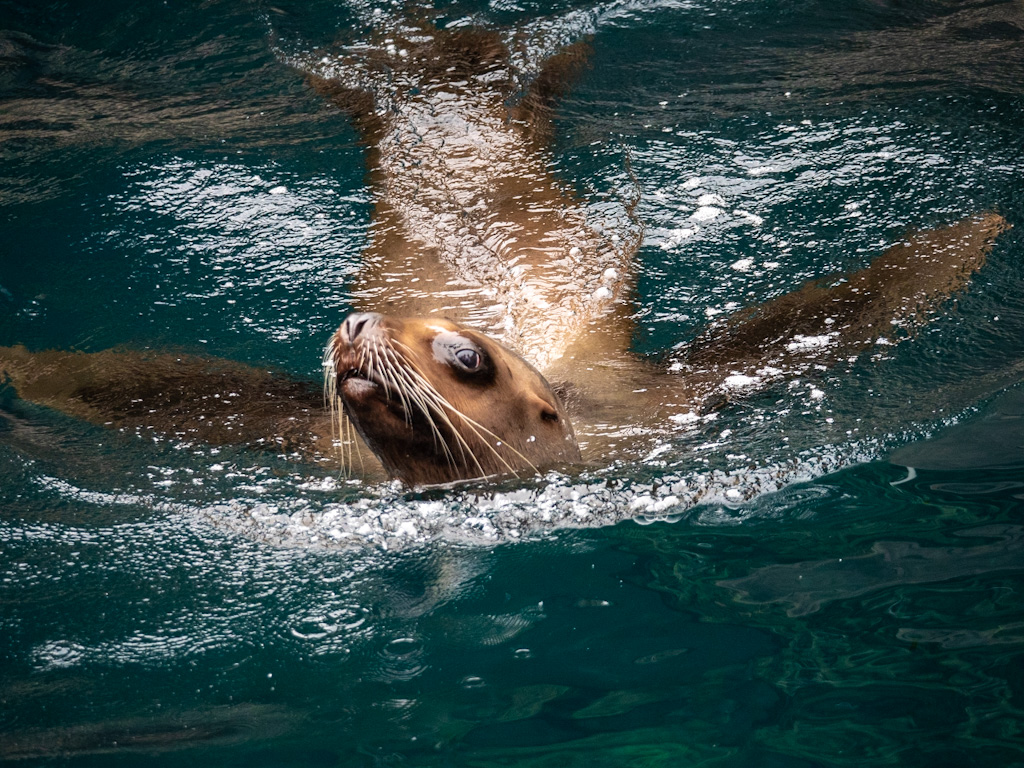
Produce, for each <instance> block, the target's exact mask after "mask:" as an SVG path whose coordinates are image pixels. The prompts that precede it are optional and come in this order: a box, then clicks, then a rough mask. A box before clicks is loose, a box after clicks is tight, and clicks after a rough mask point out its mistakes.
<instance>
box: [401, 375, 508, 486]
mask: <svg viewBox="0 0 1024 768" xmlns="http://www.w3.org/2000/svg"><path fill="white" fill-rule="evenodd" d="M404 362H405V365H404V366H402V367H400V368H398V369H396V370H398V371H399V372H400V374H401V376H402V378H403V379H404V382H405V384H406V389H407V391H408V392H409V393H410V394H413V395H415V397H416V402H417V405H418V409H419V411H420V413H422V414H423V416H424V418H426V420H427V423H428V424H429V425H430V428H431V429H432V430H433V433H434V443H435V445H437V444H440V446H441V447H442V448H443V449H444V452H445V455H446V457H447V459H448V463H449V465H451V466H452V467H455V466H456V461H455V454H454V453H453V451H452V446H451V445H449V443H448V441H447V440H446V439H445V437H444V435H443V434H442V433H441V430H440V428H439V427H438V426H437V423H436V421H435V419H434V416H432V415H431V412H433V414H435V415H436V416H437V417H439V418H440V419H441V420H442V423H444V424H445V425H446V426H447V427H448V428H449V430H450V431H451V434H452V435H453V437H454V438H455V439H456V441H457V447H458V449H459V454H460V456H461V457H462V459H463V460H465V459H466V457H467V456H468V457H469V458H470V459H472V461H473V464H474V465H475V466H476V468H477V470H478V471H479V472H481V473H483V471H484V469H483V467H482V466H481V465H480V462H479V460H478V459H477V457H476V454H475V453H474V451H473V449H472V447H470V445H469V443H468V442H467V441H466V439H465V437H464V436H463V435H462V433H461V432H460V431H459V429H458V428H457V427H456V426H455V424H454V423H453V422H452V420H451V418H450V417H449V416H448V414H447V413H445V410H444V408H443V407H440V406H439V404H438V401H440V403H442V404H445V405H447V406H448V408H449V409H450V410H452V411H454V412H456V413H458V409H456V408H454V407H453V406H451V404H450V403H448V402H447V400H445V399H444V398H443V397H441V395H440V394H439V393H438V392H437V390H436V389H435V388H434V386H433V385H432V384H431V383H430V382H429V381H428V380H427V379H425V378H424V377H423V375H422V374H421V373H420V372H419V371H418V370H416V368H415V366H413V365H412V364H411V363H409V362H408V361H404ZM431 406H433V407H431ZM460 415H461V414H460ZM499 458H500V457H499Z"/></svg>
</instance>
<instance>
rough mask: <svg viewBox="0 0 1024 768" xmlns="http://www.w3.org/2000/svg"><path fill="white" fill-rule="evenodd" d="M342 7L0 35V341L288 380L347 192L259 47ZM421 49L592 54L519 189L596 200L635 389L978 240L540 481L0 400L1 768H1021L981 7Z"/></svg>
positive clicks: (316, 25) (336, 150) (1013, 19)
mask: <svg viewBox="0 0 1024 768" xmlns="http://www.w3.org/2000/svg"><path fill="white" fill-rule="evenodd" d="M381 7H382V8H384V9H385V10H384V13H385V14H393V13H396V11H395V10H394V9H393V8H392V7H391V6H381ZM370 8H372V6H358V5H352V4H349V5H336V4H334V3H313V2H310V3H301V2H286V3H279V4H276V5H262V4H258V3H245V2H229V1H227V0H225V1H224V2H215V1H211V2H203V3H191V4H183V3H175V2H166V3H141V4H140V3H115V2H106V3H86V2H79V3H74V2H64V3H61V2H54V3H43V2H36V3H28V2H7V3H4V4H3V5H0V99H2V100H0V226H2V237H0V345H9V344H14V343H22V344H26V345H28V346H29V347H30V348H33V349H43V348H48V347H57V348H62V349H69V348H77V349H82V350H86V351H94V350H99V349H105V348H109V347H113V346H123V347H127V348H130V349H147V348H148V349H167V348H172V349H185V350H188V351H201V352H207V353H210V354H214V355H219V356H223V357H227V358H231V359H237V360H244V361H247V362H254V363H260V364H264V363H267V364H273V365H276V366H279V367H281V368H284V369H286V370H288V371H291V372H292V373H294V374H295V375H299V376H310V377H315V376H317V375H318V364H319V358H320V350H321V348H322V345H323V343H324V341H325V339H326V337H327V335H328V334H329V332H330V331H331V330H332V329H333V328H334V326H335V325H336V324H337V323H338V321H339V319H340V318H341V317H342V316H343V315H344V313H345V312H346V311H347V310H348V308H349V305H348V303H347V297H346V283H347V281H348V280H349V278H350V277H351V276H352V275H353V274H354V273H355V271H356V270H358V268H359V258H358V256H359V251H360V248H361V246H362V244H363V242H364V236H365V226H366V223H367V221H368V217H369V196H368V193H367V191H366V188H365V186H364V180H363V175H364V166H363V159H362V149H361V147H360V146H359V145H358V143H357V142H356V137H355V134H354V132H353V131H352V129H351V127H350V126H349V125H348V123H347V121H346V119H345V118H344V117H343V116H342V115H340V114H339V113H338V112H337V111H336V110H334V109H333V108H332V107H330V106H329V105H327V104H325V103H323V102H322V101H321V100H320V99H319V98H318V97H317V96H315V95H314V94H313V93H311V92H310V91H309V90H308V89H307V88H306V86H305V85H304V83H303V82H302V78H301V77H300V76H299V75H297V73H296V72H295V71H293V70H291V69H289V68H287V67H285V66H284V65H282V64H281V63H280V61H279V59H278V57H277V56H276V55H275V52H274V50H273V46H274V45H279V46H280V47H281V48H282V49H288V50H299V49H301V48H302V47H307V48H309V47H312V46H329V45H335V44H339V43H344V42H346V41H351V40H352V39H353V37H354V36H358V34H359V32H358V30H359V28H360V25H361V24H363V21H362V20H364V19H365V18H367V14H368V13H369V9H370ZM588 9H589V10H591V11H593V13H590V15H589V16H587V15H586V14H585V13H583V12H585V11H588ZM573 11H576V12H577V14H576V15H575V16H573V15H572V12H573ZM441 13H442V17H443V18H445V19H449V20H455V19H460V18H463V17H467V16H471V15H476V18H477V19H478V20H479V21H481V22H482V23H486V24H493V25H520V24H526V23H528V22H530V21H531V20H537V19H542V18H547V17H550V18H554V19H556V21H552V22H551V24H553V25H554V26H555V27H556V28H557V27H558V25H559V24H568V22H567V21H565V19H570V20H576V21H578V19H579V18H580V14H581V13H583V15H584V16H585V17H586V18H588V19H590V20H591V21H593V20H595V19H596V20H597V21H598V22H599V23H598V31H597V34H596V35H595V36H594V38H593V41H592V45H593V55H592V58H591V66H590V68H589V69H587V70H586V71H585V72H584V73H583V75H582V76H581V78H580V80H579V82H577V83H576V85H575V87H574V88H573V90H572V92H571V93H570V94H569V96H568V97H567V98H566V100H565V102H564V104H563V107H562V109H561V111H560V114H559V124H558V132H557V133H558V138H557V144H556V147H555V148H554V154H555V160H556V162H557V167H558V169H559V172H560V173H561V175H562V177H563V178H565V179H566V182H567V183H568V184H571V185H573V186H574V187H575V188H576V189H577V190H578V192H579V194H580V195H582V196H583V197H585V198H588V199H590V198H592V199H594V200H600V199H601V196H602V195H603V194H606V193H608V192H609V191H611V190H614V189H616V188H617V185H619V184H620V183H621V181H622V179H623V178H624V176H625V175H626V173H625V168H626V166H627V164H628V166H629V168H631V169H632V172H633V173H634V174H635V176H636V177H637V179H638V183H639V185H640V188H641V194H642V197H641V204H640V216H641V217H642V218H643V220H644V222H645V224H646V226H647V237H646V241H645V245H644V248H643V250H642V252H641V254H640V257H639V258H640V262H641V272H640V285H639V290H638V297H637V309H638V313H639V317H640V323H639V327H638V332H637V338H636V348H637V349H638V350H639V351H641V352H643V353H645V354H650V355H652V356H655V357H656V356H658V355H660V354H664V353H665V352H666V351H667V350H671V349H672V348H673V346H675V345H677V344H680V343H683V342H685V341H686V340H687V339H688V338H691V337H692V336H693V335H694V334H695V333H697V332H698V330H699V329H700V327H701V326H702V324H703V323H704V322H706V320H707V318H708V317H709V316H714V314H715V313H720V312H728V311H731V310H732V309H734V308H736V307H738V306H745V305H748V304H751V303H754V302H757V301H763V300H765V299H767V298H770V297H772V296H775V295H778V294H780V293H782V292H785V291H786V290H790V289H792V288H793V287H795V286H797V285H799V284H800V283H801V282H803V281H804V280H806V279H808V278H811V277H817V276H819V275H822V274H828V273H830V272H835V271H841V270H848V269H853V268H857V267H860V266H863V265H864V264H866V263H867V262H868V261H869V260H870V258H871V257H872V256H873V255H877V254H878V253H880V252H881V250H883V249H884V247H885V246H886V245H887V244H888V243H891V242H893V240H894V239H895V238H896V237H898V236H899V235H900V234H901V233H903V232H905V231H906V230H907V229H908V228H911V227H928V226H938V225H942V224H948V223H951V222H953V221H955V220H957V219H958V218H960V217H963V216H965V215H969V214H971V213H975V212H979V211H985V210H992V209H995V210H998V211H999V212H1001V213H1002V214H1003V215H1004V216H1006V218H1007V219H1008V220H1009V221H1010V222H1011V223H1012V224H1015V225H1016V228H1015V229H1013V230H1011V231H1010V232H1008V233H1006V234H1005V235H1003V237H1002V238H1001V239H1000V241H999V242H998V243H997V246H996V248H995V249H994V251H993V252H992V255H991V258H990V260H989V263H988V265H987V266H986V267H985V268H984V270H983V271H982V272H981V273H980V274H979V275H978V276H977V277H976V279H975V280H974V281H973V283H972V285H971V287H970V289H969V291H968V292H967V293H966V294H964V295H963V296H962V297H960V298H959V300H958V301H957V302H956V303H955V305H950V306H949V307H947V308H946V309H945V310H944V311H943V312H942V313H941V314H940V315H939V316H938V317H936V319H935V320H934V322H932V323H931V324H930V325H929V326H928V328H927V329H926V330H925V331H923V332H922V333H920V334H919V335H918V336H917V337H916V338H915V339H913V340H911V341H909V342H908V343H905V344H902V345H900V346H887V345H884V344H881V345H878V347H877V352H875V353H873V354H868V355H862V356H861V358H860V359H859V360H857V361H856V362H851V363H850V364H849V365H847V366H845V367H840V368H838V369H835V370H831V371H823V372H821V375H820V377H819V378H816V379H813V380H810V379H809V380H804V381H799V382H788V383H786V384H785V385H781V386H779V387H777V388H775V389H774V390H772V391H770V392H767V393H765V394H763V395H761V396H758V397H756V398H753V399H751V400H748V401H745V402H740V403H737V404H736V405H735V406H733V407H732V408H730V409H728V410H727V411H725V412H723V413H722V414H721V415H720V417H719V418H718V419H717V420H715V421H711V422H707V423H705V424H703V425H701V426H700V427H699V428H697V429H695V430H692V431H689V432H681V433H680V436H679V439H678V440H677V441H674V442H670V443H665V444H662V445H658V446H655V447H654V448H653V450H651V452H650V454H649V455H648V456H647V457H646V458H644V459H642V460H635V459H628V458H624V460H623V462H621V463H620V464H616V465H615V466H612V467H607V468H600V469H595V470H593V471H591V472H589V473H585V474H584V475H583V476H582V477H575V478H561V477H550V478H547V479H545V480H544V481H540V480H538V481H534V482H528V483H519V484H509V485H507V486H503V487H500V488H498V489H492V488H487V487H479V488H470V489H467V490H460V491H452V492H449V493H441V494H425V495H424V494H407V493H403V492H402V491H400V490H397V489H394V488H390V487H384V488H367V487H364V486H361V485H359V484H352V483H345V482H343V481H339V480H337V479H336V478H335V477H334V476H333V475H331V474H329V473H324V472H321V473H320V474H316V473H315V472H314V471H313V470H308V469H305V468H302V467H296V466H295V465H294V464H290V463H288V462H287V461H285V460H283V459H276V458H274V457H267V456H261V455H254V454H249V453H246V452H243V451H233V450H228V449H223V450H217V449H212V448H209V447H204V446H195V445H192V446H186V445H180V444H175V443H173V442H170V443H169V442H166V441H161V440H152V439H151V438H149V437H148V436H143V437H139V436H136V435H130V434H129V435H122V434H117V433H111V432H108V431H104V430H102V429H100V428H97V427H93V426H90V425H85V424H82V423H79V422H76V421H75V420H72V419H69V418H67V417H64V416H61V415H59V414H55V413H53V412H50V411H47V410H46V409H43V408H40V407H37V406H33V405H31V404H29V403H25V402H24V401H20V400H18V399H17V397H16V396H15V393H14V392H12V391H11V389H10V388H9V387H7V388H4V389H0V416H2V417H3V418H2V419H0V545H2V550H0V659H2V667H0V761H4V762H6V761H12V762H13V761H17V760H20V761H21V762H15V764H55V765H63V764H70V765H76V766H79V765H81V766H85V765H103V766H107V765H136V764H146V765H155V764H160V765H177V764H183V765H185V764H187V765H193V764H206V765H245V766H252V765H256V766H259V765H267V766H271V765H274V766H276V765H302V766H334V765H343V766H348V765H353V766H362V765H367V766H370V765H387V766H400V765H437V766H442V765H476V766H484V765H487V766H491V765H537V766H553V765H558V766H565V765H580V766H602V765H607V766H680V765H714V766H846V765H857V766H863V765H908V766H947V765H948V766H958V768H959V767H961V766H1013V765H1024V747H1022V744H1024V663H1022V662H1024V659H1022V653H1021V652H1022V650H1024V581H1022V577H1021V571H1022V569H1024V520H1022V511H1024V394H1022V390H1021V387H1020V386H1019V382H1020V381H1021V380H1022V379H1024V298H1022V297H1021V294H1022V292H1021V286H1022V285H1024V7H1022V6H1021V4H1020V3H1019V2H1006V1H1003V2H983V1H981V0H977V1H972V0H965V1H964V2H942V1H938V0H936V1H934V2H927V1H924V0H921V1H914V2H909V1H908V2H895V1H891V2H887V1H885V0H861V1H859V2H841V3H837V2H811V1H809V0H807V1H797V0H749V1H748V2H743V1H732V0H709V1H708V2H685V1H672V0H665V1H664V2H661V3H636V4H632V5H631V4H618V5H607V6H599V7H597V9H596V10H594V9H593V8H592V7H589V6H587V7H584V6H571V5H570V4H568V3H566V4H555V3H550V4H544V3H528V2H523V3H513V2H510V1H505V0H496V2H494V3H492V4H491V5H490V6H488V5H484V4H479V5H472V4H469V3H463V4H455V5H450V6H444V7H443V9H442V11H441ZM558 19H561V21H559V20H558ZM573 23H575V21H573ZM289 46H290V48H289ZM709 208H715V209H717V211H718V213H717V215H713V214H714V212H713V211H709V210H708V209H709ZM695 213H696V214H697V217H696V218H694V214H695ZM748 260H749V261H748ZM928 436H933V439H932V440H930V441H927V442H924V443H921V442H918V441H920V440H921V439H922V438H925V437H928ZM892 451H895V452H896V453H895V454H894V459H893V462H890V461H888V460H887V457H889V456H890V454H891V452H892ZM904 465H911V466H914V467H915V469H914V470H908V469H907V467H906V466H904ZM831 469H838V471H835V472H833V473H832V474H827V475H825V472H827V471H829V470H831ZM821 475H824V476H821ZM812 477H817V478H818V479H814V480H811V481H809V482H803V483H796V484H791V485H787V483H791V482H793V481H796V480H801V479H809V478H812ZM783 486H784V487H783ZM776 487H783V489H782V490H779V491H777V492H774V493H769V492H766V491H770V490H771V489H772V488H776ZM730 490H734V491H736V493H734V494H732V495H730V493H729V491H730ZM638 516H639V522H641V523H645V525H640V524H638V522H634V521H631V520H625V521H623V522H618V523H617V524H616V521H622V520H624V519H625V518H637V517H638ZM659 517H661V518H665V519H664V520H660V521H659V520H657V518H659ZM652 521H653V522H652ZM578 526H591V527H585V528H578Z"/></svg>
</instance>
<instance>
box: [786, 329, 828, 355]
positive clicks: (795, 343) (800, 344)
mask: <svg viewBox="0 0 1024 768" xmlns="http://www.w3.org/2000/svg"><path fill="white" fill-rule="evenodd" d="M837 335H838V334H835V333H829V334H825V335H824V336H803V335H801V334H799V333H798V334H797V335H796V336H794V337H793V340H792V341H791V342H790V343H789V344H787V345H786V351H787V352H806V351H809V350H812V349H823V348H824V347H827V346H828V345H829V344H831V343H832V341H833V339H834V338H835V337H836V336H837Z"/></svg>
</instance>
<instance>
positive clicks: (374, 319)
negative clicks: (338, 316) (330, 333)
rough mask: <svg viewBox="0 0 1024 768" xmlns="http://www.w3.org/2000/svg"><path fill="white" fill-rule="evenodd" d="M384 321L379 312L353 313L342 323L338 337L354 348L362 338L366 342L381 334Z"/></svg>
mask: <svg viewBox="0 0 1024 768" xmlns="http://www.w3.org/2000/svg"><path fill="white" fill-rule="evenodd" d="M383 320H384V316H383V315H381V314H378V313H377V312H353V313H352V314H351V315H349V316H348V317H346V318H345V319H344V320H343V321H342V323H341V327H339V328H338V335H339V337H340V338H341V341H342V342H343V343H345V344H349V345H350V346H354V345H355V343H356V341H357V340H359V339H360V337H362V340H364V341H365V340H368V339H371V338H373V337H374V336H376V335H377V334H379V333H381V325H382V323H383Z"/></svg>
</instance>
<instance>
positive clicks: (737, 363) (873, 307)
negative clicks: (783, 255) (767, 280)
mask: <svg viewBox="0 0 1024 768" xmlns="http://www.w3.org/2000/svg"><path fill="white" fill-rule="evenodd" d="M1008 226H1009V225H1008V224H1007V222H1006V220H1005V219H1004V218H1003V217H1002V216H1000V215H999V214H997V213H991V212H990V213H985V214H980V215H975V216H969V217H967V218H964V219H961V220H960V221H959V222H957V223H956V224H952V225H950V226H946V227H939V228H936V229H932V230H927V231H923V232H918V233H915V234H912V235H910V236H908V237H906V238H904V239H903V240H901V241H900V242H899V243H896V244H895V245H893V246H891V247H890V248H889V249H888V250H886V251H885V252H884V253H883V254H882V255H881V256H879V257H878V258H876V259H875V260H874V261H873V262H872V263H871V264H870V265H868V266H867V267H865V268H864V269H861V270H858V271H856V272H852V273H850V274H847V275H839V276H835V277H832V278H826V279H824V280H816V281H812V282H808V283H806V284H805V285H803V286H802V287H800V288H799V289H797V290H796V291H793V292H792V293H788V294H785V295H783V296H780V297H779V298H777V299H774V300H772V301H769V302H767V303H765V304H762V305H760V306H757V307H753V308H751V309H749V310H746V311H743V312H741V313H739V314H737V315H736V316H734V317H733V318H732V319H730V320H727V321H726V322H724V323H722V324H720V325H717V326H714V327H712V328H710V329H708V330H707V331H706V332H705V333H703V334H702V335H701V336H700V337H698V339H697V340H696V341H695V342H694V343H693V344H692V345H691V346H690V348H689V349H688V350H687V351H686V352H685V353H684V357H683V362H684V365H685V367H686V368H687V369H688V370H689V371H690V373H689V374H688V375H687V376H686V378H687V379H688V381H689V382H690V383H691V384H692V383H693V382H695V381H697V382H700V383H701V384H702V385H703V386H702V388H703V389H714V388H717V387H720V386H721V384H722V383H723V382H724V381H725V380H726V379H727V378H728V377H732V376H736V375H740V376H745V377H751V378H757V377H760V379H764V378H765V375H764V371H765V370H768V371H770V372H771V371H778V372H788V371H798V370H800V369H802V368H805V367H806V366H807V365H810V364H829V363H832V362H835V361H837V360H840V359H845V358H846V357H848V356H849V355H851V354H857V353H858V352H859V351H861V350H863V349H865V348H867V347H869V346H872V345H874V344H876V343H879V340H880V339H881V340H882V343H896V342H898V341H900V340H902V339H903V338H906V337H908V336H909V335H911V334H912V333H913V331H914V330H916V329H917V328H918V327H920V326H921V325H922V324H924V323H925V322H927V320H928V318H929V316H930V315H931V314H932V313H933V312H934V311H935V310H936V309H937V308H938V307H939V305H941V304H942V303H943V302H944V301H945V300H946V299H948V298H949V297H950V296H952V295H953V294H954V293H956V292H957V291H959V290H961V289H962V288H963V287H964V286H965V285H966V283H967V281H968V279H969V278H970V277H971V275H972V274H974V273H975V272H976V271H977V270H978V269H980V268H981V267H982V265H983V264H984V263H985V260H986V258H987V256H988V253H989V251H990V250H991V248H992V244H993V242H994V241H995V238H996V237H997V236H998V235H999V233H1000V232H1002V231H1004V230H1005V229H1007V228H1008ZM768 378H771V377H770V376H768ZM734 381H736V380H735V379H734Z"/></svg>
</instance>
